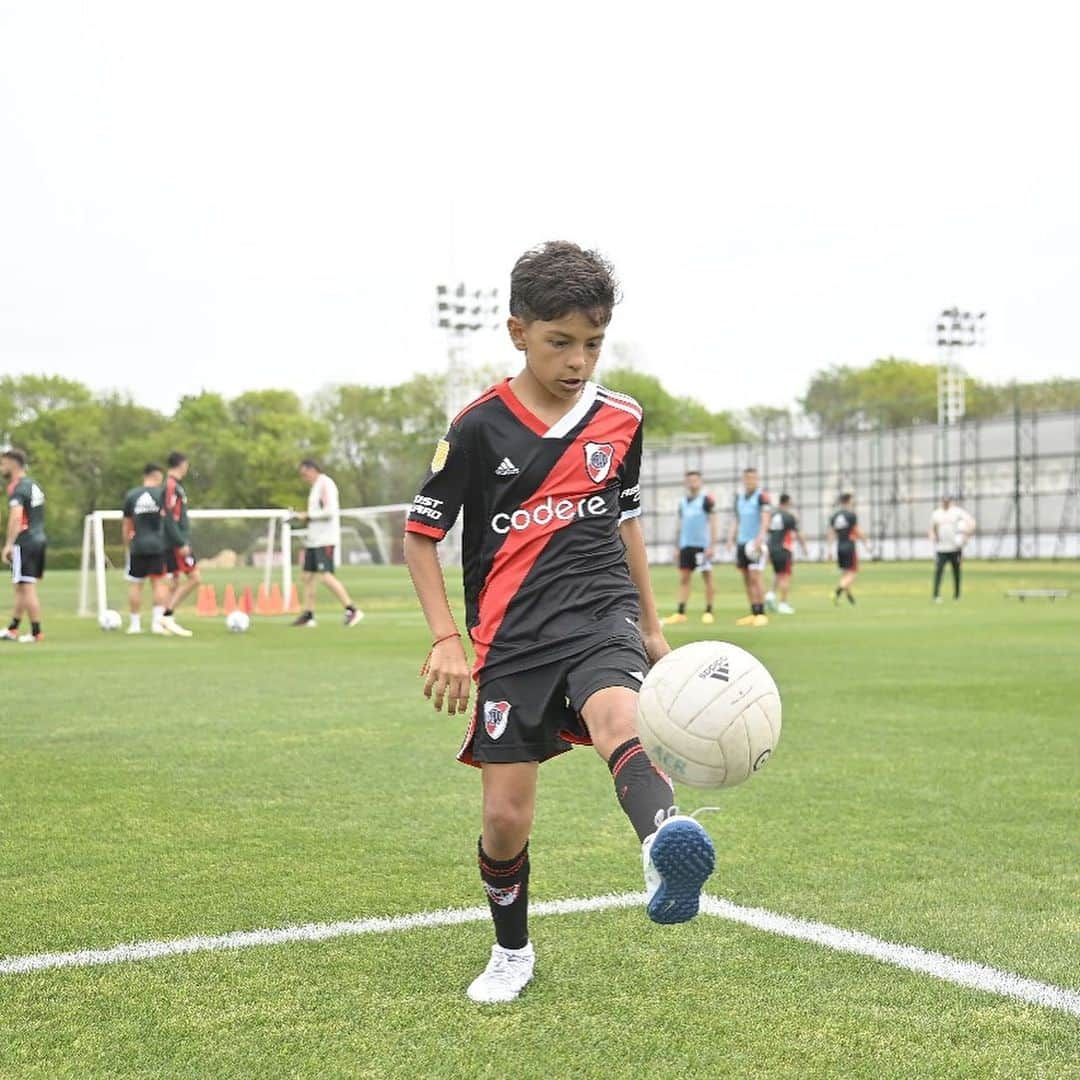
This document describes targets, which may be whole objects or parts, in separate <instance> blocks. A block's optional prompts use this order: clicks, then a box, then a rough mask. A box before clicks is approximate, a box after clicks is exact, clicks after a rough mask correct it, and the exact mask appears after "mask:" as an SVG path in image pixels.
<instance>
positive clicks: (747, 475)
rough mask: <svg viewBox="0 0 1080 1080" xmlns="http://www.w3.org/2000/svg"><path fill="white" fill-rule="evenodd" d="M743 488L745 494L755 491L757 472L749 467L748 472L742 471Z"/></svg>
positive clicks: (751, 493)
mask: <svg viewBox="0 0 1080 1080" xmlns="http://www.w3.org/2000/svg"><path fill="white" fill-rule="evenodd" d="M742 480H743V490H744V491H745V492H746V494H747V495H753V494H754V492H755V491H757V473H756V472H755V471H754V470H753V469H750V470H749V472H744V473H743V478H742Z"/></svg>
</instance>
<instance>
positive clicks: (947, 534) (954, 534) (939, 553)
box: [929, 495, 975, 604]
mask: <svg viewBox="0 0 1080 1080" xmlns="http://www.w3.org/2000/svg"><path fill="white" fill-rule="evenodd" d="M974 531H975V519H974V518H973V517H972V516H971V515H970V514H969V513H968V512H967V511H966V510H965V509H964V508H963V507H962V506H957V505H956V504H955V503H954V502H953V499H952V496H951V495H943V496H942V498H941V505H940V506H939V507H938V508H937V509H936V510H935V511H934V512H933V513H932V514H931V515H930V532H929V536H930V539H931V541H932V542H933V544H934V552H935V556H936V557H935V561H934V603H935V604H940V603H941V578H942V575H943V574H944V573H945V567H946V565H949V566H951V567H952V573H953V599H954V600H959V599H960V558H961V552H962V551H963V548H964V544H965V543H966V542H967V539H968V537H969V536H971V534H972V533H973V532H974Z"/></svg>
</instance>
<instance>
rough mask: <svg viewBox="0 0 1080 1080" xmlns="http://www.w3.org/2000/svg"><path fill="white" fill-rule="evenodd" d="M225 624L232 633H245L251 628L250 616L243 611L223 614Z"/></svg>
mask: <svg viewBox="0 0 1080 1080" xmlns="http://www.w3.org/2000/svg"><path fill="white" fill-rule="evenodd" d="M225 625H226V626H227V627H228V629H229V632H230V633H232V634H246V633H247V632H248V630H249V629H250V628H251V616H250V615H248V614H247V612H244V611H230V612H229V614H228V615H226V616H225Z"/></svg>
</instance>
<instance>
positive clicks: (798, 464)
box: [642, 411, 1080, 562]
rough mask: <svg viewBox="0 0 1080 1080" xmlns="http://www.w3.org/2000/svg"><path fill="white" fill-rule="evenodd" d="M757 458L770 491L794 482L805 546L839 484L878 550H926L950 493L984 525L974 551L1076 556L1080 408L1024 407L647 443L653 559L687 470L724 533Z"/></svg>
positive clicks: (646, 498) (813, 545)
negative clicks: (982, 415) (764, 437)
mask: <svg viewBox="0 0 1080 1080" xmlns="http://www.w3.org/2000/svg"><path fill="white" fill-rule="evenodd" d="M750 465H752V466H754V467H755V468H757V469H758V471H759V473H760V474H761V479H762V483H763V486H764V487H765V489H766V490H767V491H769V492H770V493H771V494H774V496H775V495H779V493H780V492H785V491H786V492H788V493H789V494H790V495H791V497H792V499H793V500H794V507H795V512H796V514H797V516H798V518H799V523H800V527H801V529H802V531H803V532H804V533H805V534H806V537H807V541H808V543H809V545H810V551H811V557H812V558H814V557H823V555H824V539H825V531H826V528H827V523H828V519H829V516H830V515H831V513H832V511H833V509H835V507H836V498H837V495H838V494H839V493H840V492H841V491H850V492H852V493H853V494H854V496H855V510H856V513H857V514H858V515H859V520H860V523H861V524H862V525H863V527H864V531H865V532H866V533H868V535H869V536H870V538H871V540H872V541H873V546H874V551H875V553H876V554H877V555H878V556H879V557H880V558H883V559H922V558H928V557H929V556H930V555H931V553H932V549H931V545H930V541H929V539H928V537H927V530H928V528H929V523H930V514H931V512H932V511H933V509H934V508H935V506H937V505H938V502H939V500H940V498H941V495H942V493H943V492H950V493H953V494H954V495H955V497H956V499H957V501H958V502H959V503H960V505H962V506H963V507H964V508H965V509H966V510H968V511H969V512H970V513H971V514H972V515H973V516H974V517H975V519H976V521H977V523H978V527H977V530H976V532H975V535H974V537H973V538H972V539H971V541H970V542H969V545H968V547H967V548H966V551H967V552H968V553H969V555H972V556H974V557H977V558H990V559H994V558H1023V559H1028V558H1032V559H1033V558H1077V557H1080V411H1077V412H1059V413H1046V412H1044V413H1021V412H1017V413H1015V414H1014V415H1012V416H1004V417H999V418H996V419H993V420H983V421H968V422H964V423H960V424H956V425H954V426H952V427H949V428H946V429H941V428H939V427H937V426H936V425H922V426H913V427H906V428H893V429H879V430H874V431H860V432H850V433H844V434H839V435H828V436H823V437H818V438H795V437H792V436H784V437H780V438H770V439H769V440H768V441H765V442H759V443H750V444H736V445H731V446H703V445H693V444H690V445H685V444H684V445H678V444H668V445H659V444H658V445H651V446H649V447H648V448H647V450H646V454H645V459H644V461H643V464H642V501H643V504H644V506H645V513H644V515H643V516H644V525H645V535H646V539H647V541H648V544H649V554H650V558H651V559H652V560H653V561H654V562H670V561H671V559H672V555H673V545H674V539H675V529H676V524H675V515H676V508H677V505H678V500H679V498H680V496H681V494H682V486H683V477H684V475H685V473H686V471H687V470H688V469H697V470H699V471H700V472H701V474H702V476H703V477H704V479H705V487H706V490H708V491H709V492H710V493H711V494H712V495H713V497H714V498H715V499H716V500H717V503H718V506H719V509H720V512H721V514H722V520H723V532H724V533H725V534H726V530H727V527H728V523H729V521H730V518H731V511H730V507H731V504H732V500H733V498H734V495H735V491H736V488H737V486H738V485H739V483H740V478H741V474H742V470H743V469H744V468H746V467H747V466H750Z"/></svg>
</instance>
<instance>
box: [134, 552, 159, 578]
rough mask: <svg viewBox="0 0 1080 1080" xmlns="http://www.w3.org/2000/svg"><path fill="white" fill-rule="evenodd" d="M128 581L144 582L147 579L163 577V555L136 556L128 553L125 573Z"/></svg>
mask: <svg viewBox="0 0 1080 1080" xmlns="http://www.w3.org/2000/svg"><path fill="white" fill-rule="evenodd" d="M125 576H126V577H127V579H128V581H132V582H134V581H145V580H146V579H147V578H159V577H164V576H165V555H164V553H161V554H159V555H137V554H136V553H135V552H133V551H131V552H128V563H127V573H126V575H125Z"/></svg>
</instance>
